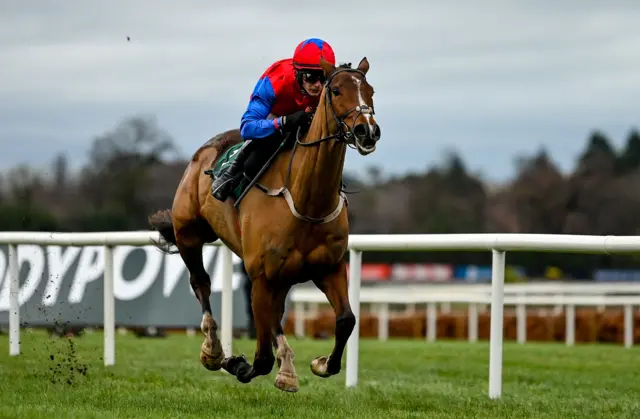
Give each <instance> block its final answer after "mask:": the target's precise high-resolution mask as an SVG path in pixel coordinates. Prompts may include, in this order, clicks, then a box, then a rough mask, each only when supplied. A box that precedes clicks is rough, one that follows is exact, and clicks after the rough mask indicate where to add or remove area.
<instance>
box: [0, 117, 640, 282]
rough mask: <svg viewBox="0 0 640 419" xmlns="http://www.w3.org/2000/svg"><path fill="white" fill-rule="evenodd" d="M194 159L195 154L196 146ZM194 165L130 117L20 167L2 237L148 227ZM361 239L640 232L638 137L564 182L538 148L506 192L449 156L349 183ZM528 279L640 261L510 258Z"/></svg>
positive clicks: (585, 273)
mask: <svg viewBox="0 0 640 419" xmlns="http://www.w3.org/2000/svg"><path fill="white" fill-rule="evenodd" d="M193 151H195V150H193ZM187 159H188V157H185V156H180V155H179V153H178V152H177V148H176V145H175V142H174V140H173V139H172V137H171V135H170V134H169V133H167V132H166V131H165V130H164V129H162V128H161V127H160V126H159V124H158V123H157V121H156V120H155V119H154V118H145V117H138V116H135V117H131V118H127V119H125V120H124V121H122V122H121V123H119V124H118V125H117V126H116V127H115V128H114V129H112V130H110V131H108V132H105V133H104V134H102V135H99V136H97V137H96V138H94V139H93V142H92V146H91V150H90V152H89V159H88V162H87V164H86V165H84V166H83V167H82V169H81V170H79V171H77V172H75V173H72V172H71V170H70V169H69V167H68V166H69V163H68V160H67V158H66V157H65V155H64V154H60V155H58V156H56V157H55V158H54V159H53V161H52V163H51V167H50V168H48V169H47V170H40V171H38V170H36V169H34V168H32V167H29V166H27V165H18V166H17V167H14V168H12V169H10V170H7V171H5V172H4V173H2V174H1V175H0V229H1V230H3V231H74V232H80V231H107V230H110V231H116V230H119V231H123V230H146V229H148V226H147V216H148V215H149V214H150V213H152V212H154V211H155V210H157V209H161V208H169V207H170V206H171V203H172V200H173V194H174V192H175V189H176V187H177V185H178V182H179V181H180V178H181V176H182V173H183V170H184V168H185V166H186V164H187V161H188V160H187ZM345 183H346V185H347V190H348V191H354V190H355V191H356V192H355V193H353V194H350V195H349V202H350V204H349V214H350V222H351V232H352V233H363V234H394V233H395V234H397V233H404V234H414V233H430V234H443V233H542V234H595V235H607V234H614V235H640V187H639V186H638V185H640V132H638V130H636V129H631V130H630V131H629V133H628V136H627V138H626V143H625V146H624V147H623V148H622V149H621V150H616V149H615V148H614V147H612V145H611V140H610V139H609V138H608V137H607V136H606V135H605V134H604V133H603V132H600V131H598V130H594V131H592V132H591V133H590V134H589V135H588V137H587V139H586V144H585V147H584V150H583V151H582V153H580V154H579V156H578V158H577V164H576V167H575V169H574V170H573V171H572V172H571V173H569V174H563V173H562V172H561V171H560V170H559V169H558V167H557V166H556V165H555V163H554V162H553V159H552V156H550V155H549V153H548V152H547V151H546V150H544V149H540V150H539V151H538V152H537V153H536V154H534V155H532V156H526V157H519V158H518V159H517V173H516V175H515V177H514V178H513V179H510V180H509V181H508V182H505V183H503V184H500V185H492V184H489V183H488V182H485V181H483V179H481V178H480V177H479V176H478V175H475V174H473V173H470V171H469V170H468V169H467V168H466V166H465V163H464V161H463V159H461V158H460V156H459V155H457V154H456V153H450V154H449V155H448V156H447V158H445V160H444V161H443V162H442V164H440V165H438V166H435V167H431V168H429V169H428V170H425V171H424V172H422V173H410V174H405V175H402V176H395V177H389V178H383V176H382V171H381V170H380V169H379V168H375V167H372V168H370V169H369V171H368V173H367V175H366V176H360V177H358V176H354V175H349V174H347V175H345ZM364 260H365V261H369V262H372V261H380V262H392V261H403V262H442V263H454V264H467V263H474V264H483V265H486V264H489V263H490V253H489V252H408V253H396V252H394V253H386V252H368V253H365V254H364ZM508 260H509V263H511V264H516V265H520V266H523V267H524V268H525V269H526V270H527V274H529V275H543V274H544V271H545V270H546V269H548V267H549V266H557V267H559V268H560V269H562V270H563V271H564V273H565V275H567V276H570V277H571V276H573V277H577V278H584V277H589V276H590V275H591V273H592V271H593V270H594V269H596V268H618V269H626V268H639V267H640V258H638V257H637V256H629V255H625V256H603V255H579V254H578V255H571V254H558V253H511V254H509V255H508Z"/></svg>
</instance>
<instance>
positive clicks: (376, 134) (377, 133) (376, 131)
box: [371, 124, 382, 141]
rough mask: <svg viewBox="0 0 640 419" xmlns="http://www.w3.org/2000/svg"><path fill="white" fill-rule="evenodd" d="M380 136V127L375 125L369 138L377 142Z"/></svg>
mask: <svg viewBox="0 0 640 419" xmlns="http://www.w3.org/2000/svg"><path fill="white" fill-rule="evenodd" d="M381 135H382V133H381V132H380V125H378V124H376V126H375V127H374V128H373V135H371V137H372V138H373V139H374V140H376V141H378V140H379V139H380V136H381Z"/></svg>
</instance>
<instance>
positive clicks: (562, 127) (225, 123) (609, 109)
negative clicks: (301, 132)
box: [0, 0, 640, 178]
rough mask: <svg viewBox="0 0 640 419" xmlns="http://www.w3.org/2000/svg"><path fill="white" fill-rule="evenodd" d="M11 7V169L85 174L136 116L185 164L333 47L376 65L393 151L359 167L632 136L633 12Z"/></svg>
mask: <svg viewBox="0 0 640 419" xmlns="http://www.w3.org/2000/svg"><path fill="white" fill-rule="evenodd" d="M0 8H1V9H2V12H1V13H0V56H2V57H3V63H4V64H3V70H2V77H0V115H4V116H0V141H1V142H2V143H3V144H4V143H8V142H12V143H14V144H15V146H14V147H12V151H11V152H9V154H7V153H5V156H3V157H1V158H0V166H5V167H6V166H7V165H12V164H14V163H15V160H16V159H18V160H19V161H23V160H24V161H29V162H33V163H34V164H41V163H44V162H46V160H48V159H50V158H51V157H52V156H51V153H53V152H54V150H55V147H56V146H59V147H60V149H66V150H67V151H68V152H69V153H71V154H73V155H74V156H78V157H77V159H75V160H76V163H78V164H79V162H81V161H82V157H81V156H83V155H84V154H86V150H88V147H89V142H90V140H91V137H92V136H94V135H98V134H100V133H101V132H104V131H106V130H108V129H110V128H112V127H113V126H114V125H115V124H117V123H118V122H119V120H120V119H122V118H124V117H126V116H129V115H133V114H137V113H143V114H156V115H157V116H158V120H159V122H160V124H161V125H162V126H163V127H165V128H167V129H168V130H169V131H170V132H171V133H172V134H173V135H174V136H175V137H176V138H177V139H178V142H179V144H180V146H181V147H182V148H183V149H184V150H185V154H187V155H188V154H190V153H191V152H192V151H193V150H195V148H196V147H197V146H199V145H200V144H201V143H202V142H204V141H206V139H207V138H209V137H210V136H211V135H214V134H215V133H216V132H219V131H222V130H223V129H227V128H229V127H231V126H234V125H237V124H238V123H239V118H240V116H241V114H242V112H243V111H244V108H245V107H246V101H247V99H248V95H249V93H250V92H251V90H252V88H253V85H254V84H255V82H256V80H257V78H258V77H259V75H260V74H261V73H262V71H263V70H264V69H265V68H266V67H267V66H268V65H269V64H270V63H271V62H273V61H275V60H277V59H279V58H282V57H285V56H288V55H290V54H291V53H292V51H293V49H294V48H295V45H296V44H297V43H298V42H300V41H301V40H302V39H305V38H307V37H309V36H319V37H322V38H325V39H327V40H329V41H330V42H331V44H332V45H333V46H334V49H335V50H336V52H337V57H338V60H339V61H350V62H353V63H354V64H355V63H357V62H358V61H359V60H360V58H362V57H363V56H367V57H368V58H369V61H370V63H371V71H370V73H369V79H370V82H371V83H372V84H373V85H374V86H375V88H376V111H377V114H378V115H377V119H378V122H379V123H380V125H381V126H382V131H383V138H382V141H381V143H380V147H379V149H378V151H377V152H376V153H374V154H373V155H371V156H368V157H367V158H361V157H359V156H357V155H351V154H349V156H348V158H347V169H348V170H349V169H352V170H361V169H362V168H363V167H364V166H365V165H367V164H379V165H382V166H383V168H384V170H385V171H387V172H404V171H405V170H406V169H412V170H422V169H424V168H425V167H427V166H428V165H430V164H433V163H434V162H436V161H438V160H439V159H440V157H441V155H442V150H443V149H445V148H457V149H459V150H460V151H461V152H462V154H463V156H464V157H465V158H466V159H467V161H468V162H469V165H470V166H471V167H473V168H474V169H477V170H482V171H483V172H484V173H486V174H487V176H490V177H493V178H504V177H505V176H509V175H510V174H511V173H512V167H513V166H512V164H511V161H512V160H513V158H514V155H515V154H516V153H522V152H525V153H530V152H533V151H535V150H536V149H537V148H538V147H539V146H540V145H546V146H547V147H548V148H549V150H550V151H551V152H552V155H553V156H554V157H556V159H557V160H558V162H559V163H560V164H561V165H562V167H563V168H565V169H569V168H571V166H572V164H573V159H574V157H575V156H576V155H577V153H578V152H579V151H580V150H581V148H582V147H583V145H584V141H585V138H586V136H587V135H588V133H589V131H590V130H591V129H593V128H602V129H604V130H605V131H606V132H608V133H610V134H611V135H612V136H615V138H614V139H615V142H616V144H618V145H619V144H620V143H621V142H622V141H623V140H624V136H625V135H626V132H627V131H628V130H629V129H630V128H631V127H632V126H633V124H634V123H637V105H635V103H634V101H635V100H636V98H637V94H638V92H640V56H638V54H637V53H636V52H637V51H638V50H640V27H638V25H637V22H638V21H640V10H639V9H638V8H637V7H635V1H628V2H616V4H610V2H608V3H605V2H596V1H581V2H575V1H574V2H552V1H549V0H546V1H537V2H533V1H526V2H517V3H514V2H508V1H502V0H494V1H488V2H482V3H477V2H472V1H463V2H455V3H452V2H446V3H445V2H426V1H419V0H414V1H408V0H403V1H395V2H391V3H390V2H381V1H380V2H377V1H373V2H369V3H367V4H366V5H365V4H362V3H358V2H323V3H321V6H320V7H318V8H317V9H315V10H311V9H309V8H308V7H303V6H302V5H301V4H300V3H299V2H293V1H286V2H285V1H281V2H278V1H276V2H259V1H257V0H252V1H245V2H242V3H227V5H226V6H224V3H222V2H210V1H204V0H191V1H183V2H180V3H177V2H170V1H166V0H159V1H155V2H153V3H150V2H147V1H141V0H133V1H125V0H114V1H111V2H101V3H95V2H93V3H89V2H82V1H79V0H69V1H66V2H53V1H41V2H38V3H37V5H36V4H34V3H31V4H29V3H27V2H20V1H15V0H10V1H8V2H4V3H3V5H2V6H0ZM127 36H130V37H131V41H130V42H127V40H126V37H127ZM45 143H46V146H42V147H41V146H36V145H37V144H45ZM11 153H13V154H11ZM14 157H15V158H14Z"/></svg>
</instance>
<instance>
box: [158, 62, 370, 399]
mask: <svg viewBox="0 0 640 419" xmlns="http://www.w3.org/2000/svg"><path fill="white" fill-rule="evenodd" d="M321 66H322V69H323V71H324V73H325V76H326V81H325V83H324V87H323V90H322V93H321V95H322V96H321V98H320V101H319V104H318V107H317V109H316V110H315V113H314V116H313V119H312V121H311V124H310V126H309V128H308V130H307V132H306V134H303V135H301V134H300V131H298V133H297V134H294V135H295V139H294V141H293V146H292V147H287V148H284V149H283V150H281V151H280V152H279V153H278V154H277V155H276V156H275V158H274V159H273V163H271V164H270V166H269V167H268V168H267V169H266V171H264V173H263V175H262V176H261V177H260V179H259V180H260V183H259V184H256V185H255V187H252V188H251V190H249V191H248V193H246V195H245V196H244V199H243V201H242V205H241V206H239V207H238V208H236V207H234V205H233V200H234V199H233V197H230V198H227V200H226V201H225V202H220V201H218V200H217V199H215V198H214V197H213V196H212V195H211V189H210V188H211V178H210V177H209V176H207V175H205V174H203V173H204V172H205V170H207V169H210V168H212V167H214V165H215V163H216V161H217V159H218V157H219V156H220V155H221V154H223V153H224V152H225V151H226V150H229V147H231V146H233V145H234V144H238V143H239V142H241V141H242V138H241V137H240V133H239V130H238V129H234V130H229V131H226V132H223V133H221V134H219V135H217V136H215V137H213V138H212V139H210V140H209V141H208V142H207V143H206V144H204V145H203V146H201V147H200V148H199V149H198V150H197V151H196V152H195V153H194V155H193V157H192V158H191V161H190V162H189V164H188V165H187V167H186V169H185V172H184V174H183V176H182V179H181V181H180V184H179V185H178V188H177V190H176V193H175V197H174V201H173V205H172V208H171V210H162V211H158V212H156V213H155V214H153V215H151V216H150V217H149V224H150V226H151V227H152V228H153V229H155V230H157V231H158V232H159V233H160V235H161V237H162V240H161V241H160V242H159V243H156V245H157V246H158V247H159V248H161V249H162V250H164V251H165V252H168V253H180V256H181V257H182V260H183V261H184V263H185V265H186V267H187V269H188V270H189V275H190V284H191V287H192V288H193V290H194V293H195V295H196V298H197V299H198V301H199V302H200V305H201V308H202V313H203V314H202V323H201V329H202V332H203V334H204V342H203V343H202V346H201V351H200V362H201V363H202V365H203V366H204V367H205V368H207V369H208V370H212V371H217V370H219V369H220V368H223V369H224V370H226V371H228V372H229V373H230V374H232V375H234V376H236V377H237V379H238V380H239V381H240V382H243V383H248V382H250V381H251V380H252V379H253V378H255V377H257V376H261V375H268V374H269V373H270V372H271V370H272V368H273V364H274V361H275V360H276V358H277V361H278V366H279V371H278V374H277V377H276V380H275V386H276V387H277V388H279V389H280V390H283V391H290V392H295V391H298V388H299V387H298V378H297V375H296V371H295V368H294V366H293V358H294V354H293V350H292V349H291V347H290V346H289V344H288V342H287V339H286V338H285V336H284V332H283V330H282V325H281V322H282V317H283V314H284V306H285V299H286V296H287V294H288V292H289V290H290V289H291V287H292V286H293V285H295V284H297V283H302V282H307V281H309V280H312V281H313V282H314V284H315V285H316V286H317V287H318V288H319V289H320V290H322V291H323V292H324V294H325V295H326V297H327V299H328V301H329V303H330V304H331V306H332V308H333V310H334V312H335V316H336V323H335V343H334V348H333V351H332V352H331V354H330V355H329V356H319V357H316V358H315V359H313V360H312V361H311V370H312V371H313V373H314V374H315V375H318V376H320V377H329V376H332V375H335V374H337V373H339V372H340V369H341V360H342V355H343V352H344V348H345V345H346V343H347V340H348V339H349V336H350V335H351V333H352V331H353V328H354V327H355V323H356V319H355V316H354V314H353V312H352V311H351V307H350V305H349V296H348V286H347V271H346V264H345V260H344V256H345V253H346V250H347V244H348V238H349V223H348V218H347V206H348V203H347V202H346V197H345V195H344V192H343V191H342V189H341V186H342V171H343V167H344V160H345V155H346V149H347V146H350V147H353V148H355V149H357V150H358V152H359V153H360V154H361V155H368V154H370V153H372V152H373V151H374V150H375V148H376V143H377V141H378V140H379V139H380V127H379V126H378V124H377V123H376V121H375V119H374V116H373V115H374V108H373V93H374V92H373V87H372V86H371V85H370V84H369V83H368V82H367V79H366V74H367V71H368V70H369V62H368V60H367V58H366V57H364V58H363V59H362V60H361V61H360V63H359V64H358V67H357V68H351V65H350V64H346V65H341V66H339V67H337V68H336V67H335V66H333V65H332V64H330V63H328V62H327V61H324V60H322V61H321ZM257 141H260V140H259V139H258V140H257ZM282 185H284V186H282ZM282 198H284V199H282ZM217 239H220V241H221V242H222V243H224V244H225V245H226V246H227V247H228V248H229V249H230V250H231V251H232V252H234V253H235V254H236V255H238V257H240V258H241V259H243V260H244V263H245V267H246V271H247V273H248V274H249V277H250V279H251V281H252V294H251V295H252V310H253V313H254V318H255V329H256V352H255V356H254V361H253V365H251V364H249V363H248V362H247V359H246V358H245V356H244V355H240V356H232V355H231V354H227V355H228V356H227V357H225V354H224V353H223V350H222V346H221V344H220V341H219V339H218V335H217V330H218V324H217V323H216V321H215V320H214V319H213V316H212V314H211V305H210V302H209V296H210V293H211V280H210V277H209V274H208V273H207V272H206V270H205V268H204V265H203V260H202V248H203V245H204V244H205V243H210V242H214V241H216V240H217ZM172 245H175V246H176V247H177V251H172V250H170V249H171V247H172ZM272 345H273V347H275V349H276V357H274V355H273V350H272Z"/></svg>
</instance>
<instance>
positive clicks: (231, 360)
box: [221, 355, 248, 372]
mask: <svg viewBox="0 0 640 419" xmlns="http://www.w3.org/2000/svg"><path fill="white" fill-rule="evenodd" d="M239 362H243V363H245V364H248V361H247V357H246V356H244V355H239V356H229V357H226V358H224V359H223V360H222V363H221V366H222V368H224V369H225V370H226V371H228V372H231V371H229V370H230V369H231V368H233V366H234V365H237V364H238V363H239Z"/></svg>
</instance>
